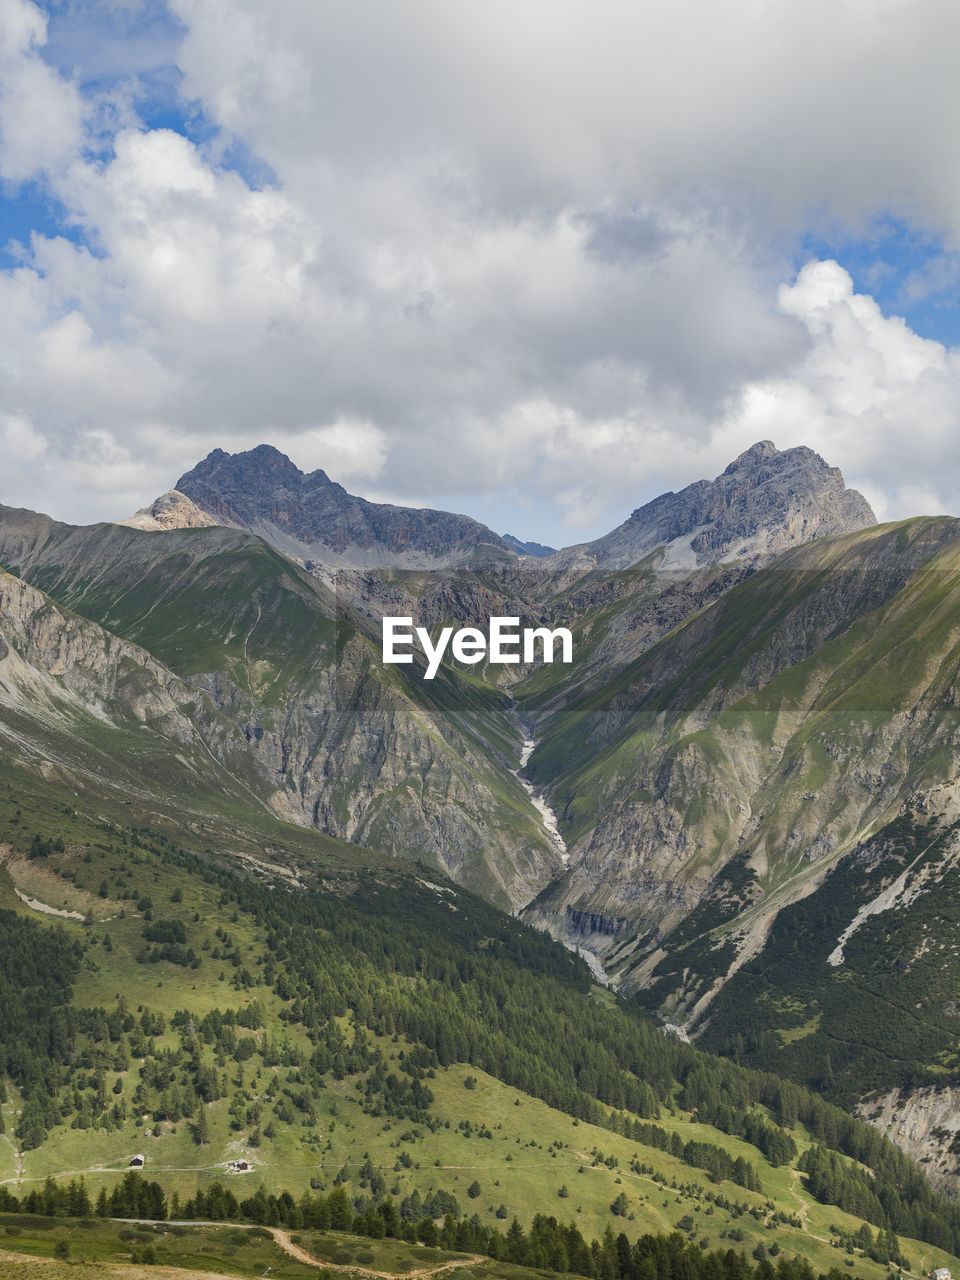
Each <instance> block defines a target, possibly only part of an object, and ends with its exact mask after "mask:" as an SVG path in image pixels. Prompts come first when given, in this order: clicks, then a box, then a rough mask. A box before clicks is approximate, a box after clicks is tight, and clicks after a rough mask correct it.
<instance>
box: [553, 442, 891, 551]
mask: <svg viewBox="0 0 960 1280" xmlns="http://www.w3.org/2000/svg"><path fill="white" fill-rule="evenodd" d="M876 523H877V519H876V516H875V515H874V514H873V511H872V510H871V508H870V504H869V503H868V502H867V500H866V498H864V497H863V495H862V494H860V493H857V491H856V490H855V489H848V488H847V487H846V485H845V484H844V480H843V476H842V475H841V473H840V471H839V470H838V468H836V467H831V466H829V465H828V464H827V463H826V462H825V461H824V460H823V458H821V457H820V455H819V454H818V453H815V452H814V450H813V449H809V448H807V447H806V445H798V446H796V447H795V448H792V449H784V450H780V449H778V448H777V446H776V445H775V444H774V443H773V441H772V440H758V441H757V443H756V444H754V445H751V446H750V448H749V449H747V450H745V451H744V452H743V453H741V454H740V456H739V457H738V458H736V459H735V460H734V461H733V462H731V463H730V465H729V466H728V467H727V468H726V470H725V471H723V472H722V473H721V474H720V475H719V476H717V477H716V478H715V479H714V480H697V481H695V482H694V483H693V484H689V485H687V487H686V488H685V489H681V490H680V492H679V493H664V494H661V495H660V496H659V497H658V498H654V499H653V501H652V502H648V503H646V504H645V505H644V506H642V507H638V508H637V509H636V510H635V511H634V512H632V513H631V515H630V517H629V518H628V519H627V520H626V521H625V522H624V523H623V524H622V525H620V527H619V528H617V529H614V530H613V532H612V533H608V534H607V535H606V536H605V537H603V538H599V539H598V540H597V541H596V542H592V543H587V544H585V545H584V546H583V547H580V548H576V549H571V550H575V551H576V553H577V554H578V555H579V556H586V557H588V558H590V559H592V560H593V562H594V563H595V564H597V565H602V566H603V567H604V568H608V569H616V568H624V567H626V566H627V565H630V564H635V563H636V562H637V561H638V560H641V559H643V557H644V556H645V555H649V553H650V552H652V551H654V550H656V549H657V548H659V547H662V548H664V555H663V557H662V559H661V562H660V567H661V568H663V569H682V570H690V569H695V568H697V567H698V566H700V565H706V564H717V563H719V562H720V561H724V560H734V559H736V560H746V561H750V562H759V561H760V560H764V559H768V558H769V557H770V556H772V555H776V554H778V553H779V552H781V551H786V550H787V549H788V548H789V547H794V546H797V545H798V544H799V543H802V542H810V541H811V540H812V539H814V538H822V537H826V536H827V535H829V534H834V533H852V532H854V531H855V530H857V529H863V528H866V527H867V526H868V525H874V524H876ZM560 554H561V555H565V554H567V553H564V552H561V553H560Z"/></svg>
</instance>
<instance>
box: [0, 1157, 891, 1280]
mask: <svg viewBox="0 0 960 1280" xmlns="http://www.w3.org/2000/svg"><path fill="white" fill-rule="evenodd" d="M427 1207H428V1209H429V1208H430V1207H431V1206H429V1204H428V1205H427ZM92 1212H95V1213H96V1214H97V1216H98V1217H102V1218H107V1217H111V1218H146V1219H153V1220H155V1221H165V1220H166V1219H167V1216H168V1214H167V1204H166V1199H165V1196H164V1193H163V1190H162V1189H161V1187H160V1185H159V1184H158V1183H156V1182H150V1181H148V1180H147V1179H146V1178H144V1177H143V1176H142V1175H141V1174H139V1173H136V1172H131V1173H127V1174H125V1175H124V1177H123V1179H122V1181H121V1182H120V1184H119V1185H118V1186H117V1187H115V1188H114V1190H113V1191H112V1192H110V1193H109V1194H108V1193H107V1192H106V1191H105V1190H101V1192H100V1194H99V1196H98V1198H97V1202H96V1206H95V1209H93V1208H92V1207H91V1204H90V1198H89V1196H88V1194H87V1191H86V1187H85V1185H84V1181H83V1179H82V1178H81V1179H80V1180H79V1182H78V1181H72V1182H70V1183H69V1184H68V1185H67V1186H66V1187H61V1186H59V1185H58V1184H56V1183H54V1182H53V1181H52V1180H51V1179H49V1178H48V1179H47V1181H46V1182H45V1184H44V1186H43V1188H42V1189H38V1190H36V1191H32V1192H30V1193H29V1194H28V1195H26V1196H24V1197H23V1199H22V1200H18V1199H17V1197H16V1196H14V1195H13V1194H12V1193H11V1192H9V1191H8V1190H7V1189H6V1188H5V1187H0V1213H28V1214H39V1215H42V1216H45V1217H88V1216H90V1214H91V1213H92ZM170 1217H171V1218H173V1219H176V1220H189V1221H208V1222H249V1223H255V1224H257V1225H259V1226H267V1227H271V1226H277V1227H285V1228H288V1229H293V1230H300V1231H303V1230H312V1231H339V1232H344V1233H349V1234H353V1235H361V1236H366V1237H368V1238H371V1239H379V1240H382V1239H384V1238H392V1239H398V1240H404V1241H406V1242H408V1243H410V1244H416V1243H418V1242H419V1243H421V1244H424V1245H427V1246H429V1247H431V1248H442V1249H448V1250H451V1251H454V1250H455V1251H458V1252H467V1253H479V1254H484V1255H486V1256H487V1257H489V1258H492V1259H494V1260H497V1261H504V1262H511V1263H515V1264H517V1265H518V1266H526V1267H534V1268H538V1269H541V1270H547V1271H554V1272H560V1273H568V1272H569V1273H573V1274H575V1275H581V1276H587V1277H591V1280H849V1275H848V1274H847V1273H843V1272H841V1271H840V1270H839V1269H838V1268H835V1267H834V1268H831V1269H830V1271H829V1272H827V1273H826V1275H824V1274H822V1273H821V1275H820V1276H819V1277H817V1275H816V1273H815V1272H814V1270H813V1268H812V1267H811V1266H810V1264H809V1262H807V1261H806V1260H805V1259H800V1258H792V1259H788V1258H787V1257H786V1256H781V1257H779V1258H778V1260H777V1263H776V1265H775V1266H774V1265H773V1264H772V1263H771V1262H769V1261H768V1260H767V1259H766V1258H763V1259H761V1260H760V1261H758V1263H757V1265H756V1266H751V1264H750V1263H749V1262H748V1260H747V1258H746V1257H745V1255H744V1254H743V1252H742V1251H739V1252H738V1251H737V1250H734V1249H715V1250H712V1251H708V1250H706V1249H704V1248H702V1247H701V1246H700V1245H697V1244H694V1243H693V1242H692V1241H691V1240H689V1239H688V1237H687V1236H685V1235H684V1234H682V1233H681V1232H679V1231H674V1232H671V1233H670V1234H669V1235H650V1234H646V1235H642V1236H640V1237H639V1239H637V1240H636V1241H634V1242H633V1243H631V1242H630V1240H629V1239H628V1238H627V1235H626V1233H624V1232H620V1234H619V1235H616V1236H615V1235H614V1233H613V1230H612V1228H609V1227H608V1228H607V1230H606V1232H605V1233H604V1236H603V1238H602V1239H601V1240H596V1239H594V1240H591V1241H590V1242H589V1243H588V1242H587V1241H586V1240H585V1239H584V1237H583V1235H582V1234H581V1232H580V1231H579V1229H578V1228H577V1226H576V1225H575V1224H574V1223H572V1222H570V1223H561V1222H559V1221H558V1219H557V1218H555V1217H553V1216H552V1215H550V1216H548V1215H546V1214H537V1215H536V1216H535V1217H534V1219H533V1222H532V1223H531V1225H530V1228H529V1230H526V1231H525V1230H524V1229H523V1227H522V1226H521V1225H520V1223H519V1221H518V1220H517V1219H516V1218H514V1219H513V1221H512V1222H511V1224H510V1226H509V1227H508V1228H507V1230H506V1231H505V1232H501V1231H498V1230H497V1229H496V1228H495V1227H489V1226H484V1225H483V1224H482V1223H481V1222H480V1219H479V1217H478V1216H477V1215H476V1214H473V1215H472V1216H471V1217H470V1218H465V1217H460V1218H459V1219H458V1218H457V1217H455V1216H454V1214H453V1213H447V1214H446V1215H445V1217H444V1218H443V1221H442V1223H439V1224H438V1222H437V1220H436V1219H435V1218H433V1217H429V1216H425V1217H423V1218H421V1219H420V1220H419V1221H413V1220H411V1219H410V1218H408V1217H404V1216H403V1215H402V1213H401V1212H400V1210H399V1209H398V1208H397V1205H396V1204H395V1202H394V1201H393V1200H392V1199H389V1198H384V1199H381V1200H380V1201H378V1202H376V1203H374V1202H371V1201H369V1200H366V1199H364V1198H361V1199H360V1200H359V1201H355V1202H354V1201H351V1200H350V1197H349V1196H348V1195H347V1193H346V1191H344V1189H343V1187H334V1188H333V1189H332V1190H331V1191H330V1192H329V1193H328V1194H327V1195H322V1194H314V1193H311V1192H307V1193H306V1194H305V1195H303V1196H301V1198H300V1199H299V1200H295V1199H294V1198H293V1196H291V1195H290V1193H289V1192H282V1193H281V1194H280V1195H273V1194H268V1193H267V1192H266V1191H265V1190H264V1189H263V1187H260V1188H259V1189H258V1190H257V1191H256V1192H255V1193H254V1194H253V1195H252V1196H250V1197H249V1198H248V1199H245V1200H238V1199H237V1197H236V1195H235V1194H234V1193H233V1191H232V1190H230V1189H229V1188H227V1187H224V1186H223V1184H222V1183H219V1182H215V1183H213V1184H212V1185H211V1187H210V1188H209V1189H208V1190H207V1191H198V1192H197V1193H196V1195H194V1196H192V1197H191V1198H190V1199H189V1200H187V1201H186V1202H184V1203H182V1204H181V1203H180V1201H179V1198H178V1197H177V1196H176V1195H174V1196H173V1199H172V1203H171V1206H170ZM860 1243H861V1244H862V1243H863V1242H862V1241H861V1242H860ZM877 1244H881V1241H880V1239H879V1237H878V1241H877ZM871 1246H872V1247H876V1246H874V1245H873V1242H872V1241H871ZM895 1248H896V1250H897V1253H896V1257H899V1247H898V1246H896V1244H895ZM887 1257H888V1258H889V1260H892V1261H895V1260H896V1258H895V1257H894V1255H892V1254H889V1253H888V1254H887Z"/></svg>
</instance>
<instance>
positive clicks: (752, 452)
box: [723, 440, 816, 476]
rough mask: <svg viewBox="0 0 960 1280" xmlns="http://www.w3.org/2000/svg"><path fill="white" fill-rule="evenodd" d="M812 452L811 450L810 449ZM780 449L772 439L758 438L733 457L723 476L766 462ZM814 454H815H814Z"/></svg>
mask: <svg viewBox="0 0 960 1280" xmlns="http://www.w3.org/2000/svg"><path fill="white" fill-rule="evenodd" d="M810 452H812V450H811V451H810ZM779 453H780V450H779V449H778V448H777V446H776V445H775V444H774V443H773V441H772V440H758V441H757V443H756V444H752V445H751V446H750V448H749V449H744V451H743V453H741V454H740V455H739V457H737V458H734V460H733V462H731V463H730V465H729V466H728V467H727V469H726V470H725V471H724V473H723V474H724V475H725V476H730V475H733V474H734V472H737V471H745V470H747V469H748V468H749V467H752V466H754V465H756V464H757V463H758V462H766V461H768V460H769V459H770V458H773V457H775V456H777V455H778V454H779ZM815 456H816V455H815Z"/></svg>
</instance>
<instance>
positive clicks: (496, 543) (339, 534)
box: [177, 444, 513, 568]
mask: <svg viewBox="0 0 960 1280" xmlns="http://www.w3.org/2000/svg"><path fill="white" fill-rule="evenodd" d="M177 492H178V493H180V494H183V495H185V496H186V498H187V499H189V500H190V502H191V503H193V504H194V505H195V506H196V507H198V508H199V509H200V510H201V511H203V512H205V513H207V515H208V516H211V517H212V518H213V520H215V521H216V522H217V523H218V524H225V525H229V526H231V527H233V528H239V529H247V530H249V531H250V532H251V533H256V534H259V535H260V536H261V537H263V538H265V539H266V540H267V541H268V542H270V543H272V544H273V546H275V547H277V548H278V549H279V550H280V551H283V552H285V553H286V554H287V555H292V556H295V557H297V558H298V559H301V560H304V561H311V560H316V561H320V562H322V563H324V564H329V565H336V566H343V567H351V568H361V567H363V568H375V567H378V566H384V565H396V566H400V567H407V568H434V567H440V566H442V565H447V564H453V563H460V562H463V561H465V560H470V559H473V558H474V557H476V556H477V555H478V554H481V555H490V554H493V555H494V556H495V557H496V558H500V559H503V558H504V557H511V558H512V555H513V553H512V551H511V549H510V547H509V546H508V545H507V543H506V542H504V541H503V539H502V538H499V537H498V536H497V535H496V534H495V533H493V532H492V531H491V530H490V529H488V528H487V527H486V526H485V525H482V524H480V523H478V521H476V520H471V519H470V518H469V516H460V515H453V514H451V513H450V512H447V511H432V510H430V509H429V508H420V507H398V506H391V505H388V504H386V503H379V502H368V501H367V500H366V499H365V498H360V497H356V496H355V495H353V494H350V493H348V492H347V490H346V489H344V488H343V486H342V485H339V484H337V483H336V482H335V481H334V480H331V479H330V477H329V476H328V475H327V473H326V472H325V471H322V470H320V469H319V468H318V469H317V470H316V471H311V472H309V473H308V474H304V472H302V471H301V470H300V468H299V467H298V466H297V465H296V464H295V463H293V462H291V460H290V459H289V458H288V457H287V455H286V454H285V453H281V452H280V450H279V449H277V448H275V447H274V446H273V445H271V444H259V445H257V446H256V448H254V449H248V450H246V451H245V452H242V453H225V452H224V450H223V449H214V450H213V451H212V452H211V453H209V454H208V455H207V457H206V458H204V460H203V461H202V462H200V463H198V464H197V466H195V467H194V468H193V470H192V471H188V472H187V473H186V474H185V475H183V476H181V477H180V479H179V480H178V481H177Z"/></svg>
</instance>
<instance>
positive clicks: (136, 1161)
mask: <svg viewBox="0 0 960 1280" xmlns="http://www.w3.org/2000/svg"><path fill="white" fill-rule="evenodd" d="M145 1159H146V1157H145V1156H134V1157H133V1158H132V1160H131V1161H130V1163H129V1165H128V1166H127V1168H128V1169H142V1168H143V1165H144V1161H145Z"/></svg>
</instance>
